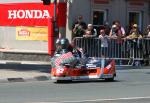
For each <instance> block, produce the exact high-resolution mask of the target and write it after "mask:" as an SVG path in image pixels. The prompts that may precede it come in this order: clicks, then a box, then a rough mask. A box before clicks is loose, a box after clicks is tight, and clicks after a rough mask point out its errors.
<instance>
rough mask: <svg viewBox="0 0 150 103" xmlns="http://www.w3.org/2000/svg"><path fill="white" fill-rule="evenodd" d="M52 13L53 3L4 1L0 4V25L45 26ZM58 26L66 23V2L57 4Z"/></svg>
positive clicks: (63, 25)
mask: <svg viewBox="0 0 150 103" xmlns="http://www.w3.org/2000/svg"><path fill="white" fill-rule="evenodd" d="M53 15H54V4H53V3H52V4H50V5H48V6H47V5H43V4H42V3H6V4H0V26H47V25H48V18H50V17H53ZM57 16H58V18H57V21H58V26H59V27H65V25H66V3H58V4H57Z"/></svg>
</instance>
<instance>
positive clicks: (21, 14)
mask: <svg viewBox="0 0 150 103" xmlns="http://www.w3.org/2000/svg"><path fill="white" fill-rule="evenodd" d="M17 18H18V19H24V18H31V19H32V18H35V19H40V18H42V19H43V18H50V14H49V12H48V10H8V19H17Z"/></svg>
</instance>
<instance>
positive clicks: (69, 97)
mask: <svg viewBox="0 0 150 103" xmlns="http://www.w3.org/2000/svg"><path fill="white" fill-rule="evenodd" d="M0 103H150V69H131V70H130V69H128V70H117V78H116V80H115V81H114V82H105V81H84V82H83V81H82V82H81V81H75V82H72V83H59V84H57V83H53V82H52V81H51V80H49V81H43V82H21V83H1V84H0Z"/></svg>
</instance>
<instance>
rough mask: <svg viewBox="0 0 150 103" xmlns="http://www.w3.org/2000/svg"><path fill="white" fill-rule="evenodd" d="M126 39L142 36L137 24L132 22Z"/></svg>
mask: <svg viewBox="0 0 150 103" xmlns="http://www.w3.org/2000/svg"><path fill="white" fill-rule="evenodd" d="M126 38H127V39H138V38H142V34H141V33H140V31H139V29H138V25H137V24H134V25H133V27H132V29H131V31H130V34H129V36H127V37H126Z"/></svg>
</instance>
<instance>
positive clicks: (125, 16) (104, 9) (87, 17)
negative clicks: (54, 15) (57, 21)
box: [66, 0, 150, 39]
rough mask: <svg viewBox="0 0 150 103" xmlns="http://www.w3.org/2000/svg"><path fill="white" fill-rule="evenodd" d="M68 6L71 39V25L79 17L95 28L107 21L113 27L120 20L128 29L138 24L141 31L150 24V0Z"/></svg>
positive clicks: (75, 0) (81, 1) (76, 0)
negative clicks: (131, 24)
mask: <svg viewBox="0 0 150 103" xmlns="http://www.w3.org/2000/svg"><path fill="white" fill-rule="evenodd" d="M70 1H71V2H70V3H69V4H68V16H67V17H68V18H67V19H68V22H67V30H66V31H67V36H68V37H69V38H70V39H71V35H70V34H71V32H70V30H71V27H72V26H71V25H72V23H73V21H75V19H76V17H77V16H78V15H82V16H83V18H84V21H85V22H86V23H87V24H88V23H92V24H93V25H94V27H96V28H97V27H99V26H101V25H103V24H104V23H105V22H106V21H107V22H109V24H110V25H112V22H113V21H114V20H119V21H120V22H121V25H122V26H123V27H124V28H125V29H126V28H127V27H128V26H129V24H130V23H137V24H138V25H139V28H140V30H141V31H144V29H145V28H146V27H147V25H148V24H150V0H70Z"/></svg>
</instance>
